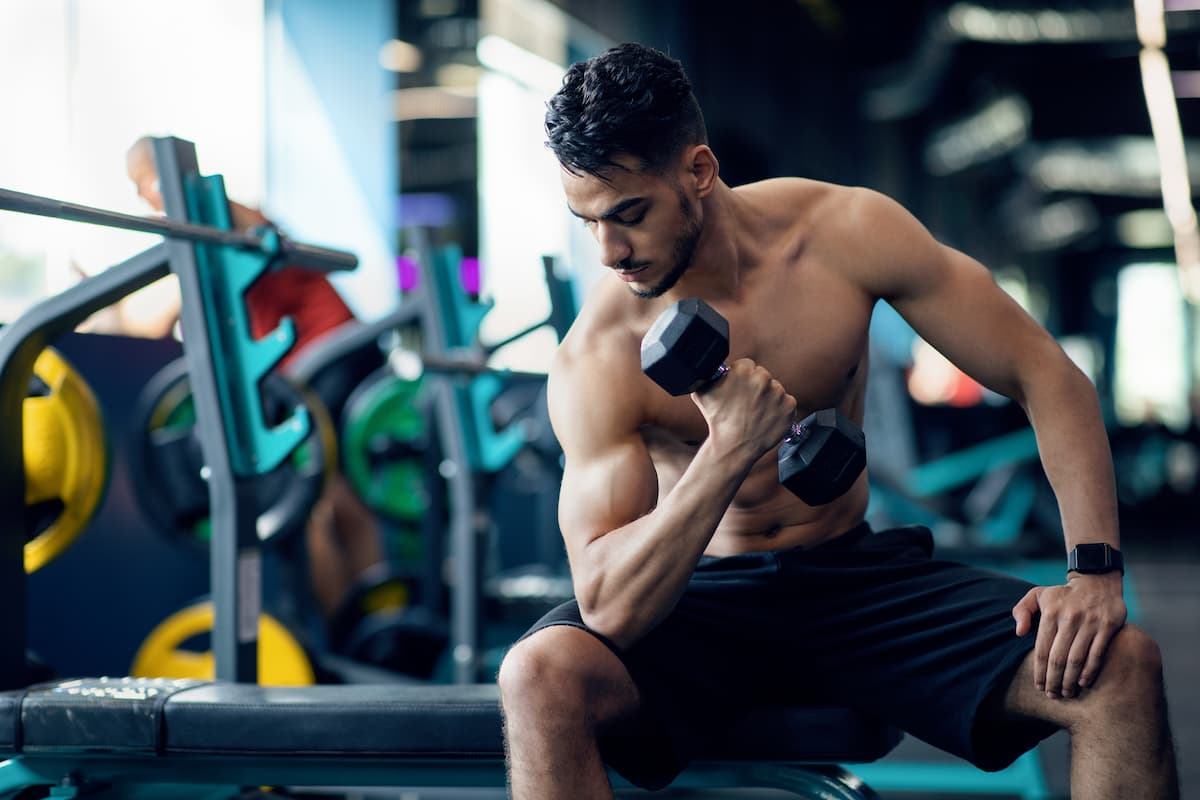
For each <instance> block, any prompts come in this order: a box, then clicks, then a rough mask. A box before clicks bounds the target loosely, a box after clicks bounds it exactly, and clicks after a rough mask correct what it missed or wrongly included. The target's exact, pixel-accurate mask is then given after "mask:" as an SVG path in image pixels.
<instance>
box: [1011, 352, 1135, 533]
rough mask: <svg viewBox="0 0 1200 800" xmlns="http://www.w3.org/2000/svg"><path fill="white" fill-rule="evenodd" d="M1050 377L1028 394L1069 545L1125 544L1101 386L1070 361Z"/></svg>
mask: <svg viewBox="0 0 1200 800" xmlns="http://www.w3.org/2000/svg"><path fill="white" fill-rule="evenodd" d="M1053 375H1054V376H1053V377H1052V378H1049V379H1046V377H1045V376H1043V377H1042V379H1041V380H1039V381H1038V383H1037V388H1036V389H1033V390H1031V392H1030V394H1029V395H1028V396H1027V402H1026V411H1027V412H1028V414H1029V418H1030V421H1031V422H1032V423H1033V428H1034V431H1035V432H1036V435H1037V443H1038V450H1039V452H1040V453H1041V459H1042V465H1043V468H1044V469H1045V471H1046V477H1047V478H1048V479H1049V481H1050V485H1051V487H1052V488H1053V489H1054V494H1055V497H1057V499H1058V505H1059V512H1060V514H1061V515H1062V521H1063V530H1064V534H1065V539H1066V548H1067V550H1068V551H1069V550H1070V549H1071V548H1073V547H1074V546H1075V545H1077V544H1081V543H1085V542H1107V543H1108V544H1111V545H1113V546H1114V547H1118V546H1120V531H1119V529H1118V526H1117V497H1116V485H1115V479H1114V476H1113V465H1112V453H1111V451H1110V449H1109V446H1108V436H1107V434H1106V432H1105V427H1104V420H1103V417H1102V415H1101V413H1100V404H1099V401H1098V399H1097V397H1096V391H1095V389H1094V388H1093V387H1092V384H1091V382H1090V381H1088V379H1087V378H1086V376H1084V375H1083V374H1082V373H1081V372H1080V371H1079V370H1077V369H1075V368H1074V367H1073V366H1070V367H1068V368H1065V369H1059V370H1056V371H1055V372H1054V373H1053Z"/></svg>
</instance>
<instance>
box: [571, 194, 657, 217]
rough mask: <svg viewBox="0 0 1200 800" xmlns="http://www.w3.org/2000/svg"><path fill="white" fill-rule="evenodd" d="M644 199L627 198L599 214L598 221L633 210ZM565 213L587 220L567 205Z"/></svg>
mask: <svg viewBox="0 0 1200 800" xmlns="http://www.w3.org/2000/svg"><path fill="white" fill-rule="evenodd" d="M645 199H646V198H644V197H628V198H626V199H624V200H622V201H621V202H619V203H617V204H616V205H615V206H613V207H612V208H610V209H609V210H608V211H605V212H604V213H603V214H601V215H600V219H612V218H613V217H616V216H619V215H620V214H621V212H623V211H628V210H629V209H630V208H633V207H634V206H636V205H637V204H638V203H641V202H643V201H644V200H645ZM567 211H570V212H571V213H572V214H573V215H574V216H576V217H579V218H580V219H587V217H585V216H583V214H580V213H579V212H578V211H576V210H575V209H573V208H571V205H570V204H569V203H568V204H567Z"/></svg>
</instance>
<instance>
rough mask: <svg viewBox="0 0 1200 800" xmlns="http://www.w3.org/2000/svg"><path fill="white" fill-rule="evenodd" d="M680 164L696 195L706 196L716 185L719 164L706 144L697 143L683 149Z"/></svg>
mask: <svg viewBox="0 0 1200 800" xmlns="http://www.w3.org/2000/svg"><path fill="white" fill-rule="evenodd" d="M682 166H683V170H684V174H685V175H686V176H687V179H688V180H689V181H690V182H691V186H692V189H693V190H694V191H695V192H696V196H697V197H700V198H703V197H706V196H707V195H708V194H709V192H711V191H712V190H713V188H714V187H716V185H717V176H718V175H720V172H721V165H720V164H719V163H718V162H717V156H716V154H715V153H713V151H712V148H711V147H709V146H708V145H706V144H698V145H695V146H693V147H689V148H688V149H687V150H686V151H684V154H683V164H682Z"/></svg>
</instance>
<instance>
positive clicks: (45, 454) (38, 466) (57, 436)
mask: <svg viewBox="0 0 1200 800" xmlns="http://www.w3.org/2000/svg"><path fill="white" fill-rule="evenodd" d="M33 371H34V374H35V375H37V376H38V378H40V379H41V380H42V382H43V383H45V384H46V386H47V387H49V390H50V393H49V394H48V395H47V396H45V397H27V398H26V399H25V401H24V403H23V404H22V422H21V425H22V439H23V440H24V454H25V502H26V503H28V504H33V503H40V502H44V501H46V500H55V499H57V500H61V501H62V504H63V509H62V512H61V513H60V514H59V515H58V517H57V518H56V519H55V520H54V522H53V523H51V524H50V526H49V527H48V528H46V530H44V531H42V532H41V533H39V534H38V535H37V537H35V538H34V539H32V540H31V541H29V542H26V544H25V571H26V572H34V571H36V570H38V569H41V568H42V567H44V566H45V565H46V564H48V563H49V562H50V561H51V560H53V559H54V558H56V557H57V556H58V555H60V554H61V553H62V552H63V551H64V550H65V549H66V548H67V547H68V546H69V545H70V544H71V542H73V541H74V540H75V537H77V536H78V535H79V534H80V532H82V531H83V529H84V527H85V526H86V525H87V523H88V522H89V521H90V520H91V517H92V514H93V513H95V511H96V507H97V506H99V505H100V498H101V497H102V496H103V494H104V486H105V483H106V481H107V479H108V468H107V467H108V464H107V451H106V446H105V440H104V423H103V421H102V420H101V418H100V407H99V405H98V404H97V402H96V397H95V395H93V394H92V390H91V389H90V388H89V387H88V385H87V382H86V381H84V380H83V378H82V377H80V375H79V373H78V372H76V371H75V370H74V369H73V368H72V367H71V365H70V364H68V363H67V362H66V360H65V359H63V358H62V356H60V355H59V354H58V353H57V352H55V351H54V350H52V349H50V348H47V349H45V350H43V351H42V353H41V355H39V356H38V359H37V361H36V362H35V363H34V366H33Z"/></svg>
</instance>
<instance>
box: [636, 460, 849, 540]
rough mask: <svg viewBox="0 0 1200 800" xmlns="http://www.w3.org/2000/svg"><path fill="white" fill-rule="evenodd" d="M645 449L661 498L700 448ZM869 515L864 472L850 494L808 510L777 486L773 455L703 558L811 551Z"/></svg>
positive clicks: (741, 492)
mask: <svg viewBox="0 0 1200 800" xmlns="http://www.w3.org/2000/svg"><path fill="white" fill-rule="evenodd" d="M648 438H649V437H648ZM647 444H648V445H650V448H649V449H650V456H651V459H652V460H653V462H654V465H655V468H656V469H657V471H658V476H659V489H658V491H659V497H663V496H665V495H666V493H667V492H669V491H670V490H671V488H672V487H673V486H674V485H675V482H676V481H678V479H679V476H680V475H682V474H683V471H684V470H685V469H686V468H687V466H688V464H689V463H690V462H691V456H692V455H693V454H694V453H695V450H696V448H694V447H690V446H687V445H682V444H680V443H678V442H676V443H675V445H674V446H673V447H664V446H663V445H664V444H665V442H663V441H661V440H660V441H658V442H657V443H654V442H652V441H647ZM656 444H657V446H655V445H656ZM866 510H867V476H866V472H865V471H864V473H863V474H862V475H860V476H859V478H858V480H857V481H856V482H855V483H854V485H853V486H852V487H851V488H850V490H849V491H848V492H846V494H844V495H842V496H841V497H839V498H838V499H836V500H834V501H833V502H831V503H827V504H825V505H822V506H810V505H808V504H807V503H804V502H803V501H802V500H800V499H799V498H797V497H796V496H795V495H793V494H792V493H791V492H789V491H788V490H787V489H785V488H784V487H783V486H782V485H781V484H780V483H779V472H778V461H777V455H776V452H775V451H774V450H772V451H771V452H769V453H767V454H766V455H764V456H763V457H762V458H761V459H760V460H759V461H758V463H757V464H755V465H754V468H753V469H752V470H751V471H750V474H749V475H748V476H747V477H746V479H745V480H744V481H743V482H742V485H741V488H739V489H738V492H737V494H736V495H734V498H733V502H731V503H730V504H729V508H728V510H727V511H726V512H725V516H723V517H722V518H721V521H720V523H718V525H717V530H716V532H715V533H714V534H713V537H712V539H711V540H710V541H709V544H708V547H706V548H705V550H704V554H705V555H708V556H730V555H736V554H738V553H748V552H759V551H763V550H786V549H788V548H790V547H812V546H814V545H817V544H820V543H821V542H825V541H829V540H830V539H834V538H836V537H838V536H840V535H841V534H843V533H846V532H847V531H849V530H850V529H852V528H853V527H854V526H856V525H858V524H859V523H860V522H862V521H863V516H864V515H865V514H866Z"/></svg>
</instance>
